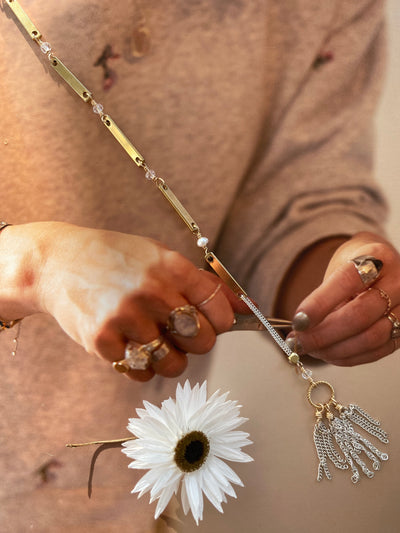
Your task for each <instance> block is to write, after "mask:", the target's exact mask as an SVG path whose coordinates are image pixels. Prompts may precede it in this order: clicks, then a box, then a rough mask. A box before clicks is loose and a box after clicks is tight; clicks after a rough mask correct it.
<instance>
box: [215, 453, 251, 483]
mask: <svg viewBox="0 0 400 533" xmlns="http://www.w3.org/2000/svg"><path fill="white" fill-rule="evenodd" d="M211 459H212V468H213V472H217V473H218V474H222V475H223V476H224V477H225V478H226V479H227V480H229V481H231V482H232V483H235V485H240V486H241V487H243V483H242V480H241V479H240V477H239V476H238V475H237V474H236V472H235V471H234V470H232V468H231V467H230V466H229V465H227V464H226V463H224V461H221V459H218V457H212V458H211Z"/></svg>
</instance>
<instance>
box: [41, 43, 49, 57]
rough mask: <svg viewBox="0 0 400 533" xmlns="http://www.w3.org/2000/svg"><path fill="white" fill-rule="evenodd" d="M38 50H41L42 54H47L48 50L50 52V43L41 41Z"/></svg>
mask: <svg viewBox="0 0 400 533" xmlns="http://www.w3.org/2000/svg"><path fill="white" fill-rule="evenodd" d="M40 50H41V51H42V52H43V54H48V53H49V52H51V44H50V43H48V42H43V43H41V44H40Z"/></svg>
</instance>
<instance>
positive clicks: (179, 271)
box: [163, 250, 194, 279]
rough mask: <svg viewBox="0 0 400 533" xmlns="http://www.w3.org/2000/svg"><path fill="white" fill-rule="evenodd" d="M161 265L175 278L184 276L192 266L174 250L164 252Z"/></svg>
mask: <svg viewBox="0 0 400 533" xmlns="http://www.w3.org/2000/svg"><path fill="white" fill-rule="evenodd" d="M163 267H164V268H166V269H167V271H168V272H169V273H170V275H171V276H172V277H173V278H175V279H181V278H185V277H186V276H187V275H188V273H189V272H190V270H191V269H192V268H194V267H193V265H192V263H191V262H190V261H189V260H188V259H186V258H185V257H183V255H181V254H180V253H179V252H176V251H174V250H168V251H165V252H164V257H163Z"/></svg>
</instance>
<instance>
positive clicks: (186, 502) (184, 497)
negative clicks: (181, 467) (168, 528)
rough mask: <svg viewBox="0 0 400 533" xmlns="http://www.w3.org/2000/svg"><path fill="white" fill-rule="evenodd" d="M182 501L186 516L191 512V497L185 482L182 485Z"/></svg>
mask: <svg viewBox="0 0 400 533" xmlns="http://www.w3.org/2000/svg"><path fill="white" fill-rule="evenodd" d="M181 502H182V509H183V512H184V513H185V516H186V515H187V514H188V512H189V509H190V505H189V498H188V495H187V492H186V485H185V483H184V482H183V483H182V485H181Z"/></svg>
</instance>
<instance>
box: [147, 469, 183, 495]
mask: <svg viewBox="0 0 400 533" xmlns="http://www.w3.org/2000/svg"><path fill="white" fill-rule="evenodd" d="M181 477H182V472H181V471H180V470H179V469H178V468H176V467H175V468H171V469H170V471H169V472H165V474H164V475H163V476H160V478H159V479H157V481H156V482H155V483H154V485H153V487H152V489H151V492H150V494H151V498H150V503H151V502H153V501H154V500H156V499H157V498H158V497H159V495H160V493H161V492H162V491H163V490H164V489H165V488H166V487H168V486H169V485H173V486H174V490H175V486H176V484H177V483H178V484H179V481H180V479H181Z"/></svg>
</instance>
